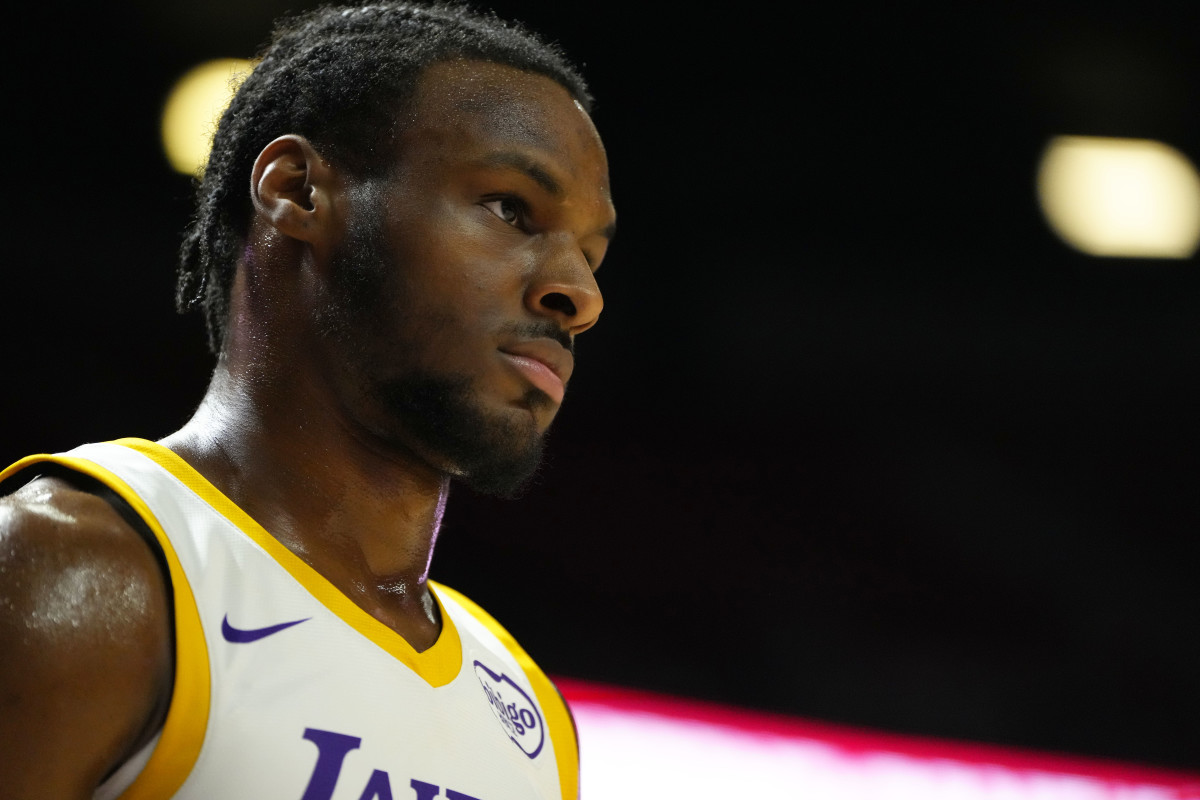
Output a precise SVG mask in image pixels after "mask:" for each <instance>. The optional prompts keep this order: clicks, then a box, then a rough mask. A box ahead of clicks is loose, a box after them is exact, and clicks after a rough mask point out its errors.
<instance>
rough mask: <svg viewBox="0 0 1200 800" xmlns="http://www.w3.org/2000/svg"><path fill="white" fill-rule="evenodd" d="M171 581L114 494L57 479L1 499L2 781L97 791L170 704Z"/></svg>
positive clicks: (50, 791) (22, 789)
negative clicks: (112, 500) (109, 499)
mask: <svg viewBox="0 0 1200 800" xmlns="http://www.w3.org/2000/svg"><path fill="white" fill-rule="evenodd" d="M169 608H170V606H169V603H168V598H167V588H166V585H165V582H164V580H163V576H162V574H161V571H160V568H159V566H158V562H157V560H156V558H155V555H154V553H153V552H152V551H151V549H150V547H149V546H148V545H147V544H146V543H145V542H144V541H143V540H142V538H141V536H140V535H139V534H138V533H137V532H136V531H135V530H134V529H133V528H132V527H130V525H129V524H128V523H126V522H125V520H124V519H122V517H121V515H120V514H119V513H117V511H116V510H115V509H113V508H112V507H111V506H110V505H109V504H108V503H106V502H105V501H104V500H102V499H101V498H99V497H96V496H94V495H92V494H89V493H87V492H84V491H80V490H78V489H76V488H75V487H73V486H72V485H71V484H69V483H67V482H65V481H62V480H60V479H57V478H39V479H37V480H34V481H32V482H31V483H30V484H28V485H27V486H25V487H23V488H22V489H20V490H18V491H17V492H15V493H14V494H12V495H10V496H8V497H4V498H0V785H2V786H5V790H6V792H14V790H15V792H14V793H12V794H6V795H5V796H6V797H9V796H11V797H14V798H25V797H64V798H68V797H69V798H75V797H81V798H88V797H91V793H92V790H93V789H94V788H95V786H96V785H97V784H98V783H99V782H100V781H101V780H102V779H103V778H104V777H105V775H106V774H107V773H108V771H109V770H110V769H111V768H112V767H113V766H114V765H116V764H117V763H120V762H121V761H122V760H124V759H125V758H126V757H127V756H128V755H130V754H131V752H133V750H134V749H135V747H136V746H137V744H138V743H139V742H140V741H141V740H143V739H144V738H145V737H146V735H147V732H148V728H149V727H151V726H153V724H154V723H155V722H156V721H157V719H156V718H157V717H158V716H160V715H161V711H160V709H161V706H162V702H163V701H164V700H165V698H166V696H167V694H168V693H169V691H170V680H171V673H172V648H171V620H170V611H169Z"/></svg>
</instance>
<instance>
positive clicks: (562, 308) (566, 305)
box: [541, 292, 577, 317]
mask: <svg viewBox="0 0 1200 800" xmlns="http://www.w3.org/2000/svg"><path fill="white" fill-rule="evenodd" d="M541 303H542V305H543V306H545V307H546V308H548V309H550V310H551V311H557V312H558V313H560V314H564V315H565V316H568V317H574V316H575V315H576V313H577V311H576V309H575V304H574V303H573V302H571V298H569V297H567V296H566V295H565V294H563V293H562V292H547V293H546V294H544V295H542V300H541Z"/></svg>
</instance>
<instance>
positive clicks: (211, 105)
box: [162, 58, 254, 175]
mask: <svg viewBox="0 0 1200 800" xmlns="http://www.w3.org/2000/svg"><path fill="white" fill-rule="evenodd" d="M253 67H254V64H253V62H251V61H248V60H246V59H244V58H220V59H216V60H215V61H206V62H204V63H203V64H200V65H198V66H195V67H193V68H192V69H190V70H188V72H187V73H185V74H184V76H183V77H182V78H180V79H179V80H178V81H176V83H175V86H174V87H173V88H172V89H171V93H170V95H169V96H168V97H167V103H166V107H165V108H164V109H163V116H162V139H163V149H165V150H166V152H167V160H168V161H170V162H171V166H172V167H174V168H175V169H176V170H178V171H179V172H182V173H185V174H188V175H193V174H196V173H198V172H199V171H201V170H202V169H203V168H204V164H205V162H207V161H208V151H209V148H211V146H212V135H213V131H214V130H216V127H217V120H218V119H220V117H221V113H222V112H223V111H224V110H225V107H226V106H227V105H229V101H230V100H231V99H233V93H234V92H235V91H237V87H238V85H240V84H241V82H242V80H243V79H244V78H245V77H246V76H247V75H248V74H250V70H251V69H253Z"/></svg>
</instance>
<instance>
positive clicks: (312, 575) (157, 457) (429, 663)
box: [113, 439, 462, 800]
mask: <svg viewBox="0 0 1200 800" xmlns="http://www.w3.org/2000/svg"><path fill="white" fill-rule="evenodd" d="M113 444H118V445H122V446H124V447H128V448H129V449H131V450H135V451H137V452H138V453H141V454H142V455H144V456H146V457H147V458H149V459H150V460H151V461H153V462H154V463H156V464H158V465H159V466H160V467H162V468H163V469H165V470H166V471H167V472H169V473H171V475H173V476H174V477H175V478H176V479H177V480H179V481H180V483H182V484H183V485H184V486H186V487H187V488H189V489H191V490H192V491H193V492H195V493H196V494H197V495H198V496H199V497H200V498H201V499H202V500H204V502H206V503H208V504H209V505H210V506H212V508H213V509H214V510H216V512H217V513H219V514H220V515H221V516H223V517H225V519H227V520H229V522H231V523H233V525H235V526H236V527H237V528H238V529H239V530H241V532H242V533H244V534H245V535H246V536H247V537H248V538H249V539H250V540H251V541H253V542H254V543H255V544H257V545H258V546H259V547H261V548H262V549H263V550H265V551H266V552H267V554H268V555H270V556H271V557H272V558H273V559H275V561H276V562H277V563H278V564H279V565H280V566H281V567H283V568H284V569H285V570H287V571H288V573H290V574H291V576H292V577H293V578H295V579H296V581H297V582H298V583H299V584H300V585H301V586H303V587H304V588H305V589H306V590H308V592H309V593H310V594H311V595H312V596H313V597H315V598H316V599H317V600H319V601H320V602H321V604H322V605H324V606H325V607H326V608H328V609H329V610H330V611H332V612H333V613H334V614H336V615H337V616H338V617H340V618H341V620H342V621H343V622H345V623H346V624H347V625H349V626H350V627H352V628H354V629H355V630H356V631H358V632H359V633H360V634H362V635H363V636H365V637H366V638H367V639H369V640H370V641H372V642H374V643H375V644H376V645H377V646H378V647H380V648H381V649H382V650H384V652H386V653H388V654H390V655H391V656H392V657H393V658H395V659H396V660H397V661H400V662H401V663H403V664H405V665H406V666H408V668H409V669H411V670H412V671H413V672H415V673H416V674H417V675H418V676H419V677H420V678H421V679H422V680H424V681H425V682H426V683H428V684H429V685H430V686H432V687H433V688H435V689H436V688H438V687H440V686H445V685H446V684H448V683H450V682H451V681H453V680H454V679H455V677H457V676H458V673H459V671H460V670H461V669H462V640H461V639H460V638H459V635H458V629H457V628H456V627H455V626H454V621H453V620H452V619H450V615H449V614H447V613H446V610H445V609H444V608H442V605H441V601H440V600H438V599H437V594H436V593H432V594H433V597H434V600H435V601H436V602H437V603H438V610H439V611H440V613H441V618H442V631H441V633H440V634H439V635H438V638H437V641H436V642H434V644H433V646H432V647H430V648H429V649H427V650H423V651H420V652H418V651H417V650H416V649H414V648H413V646H412V645H411V644H409V643H408V640H406V639H405V638H404V637H403V636H401V635H400V634H398V633H396V632H395V631H394V630H392V629H391V628H389V627H388V626H386V625H384V624H383V623H382V622H380V621H379V620H377V619H375V618H374V617H373V616H371V615H370V614H368V613H367V612H366V611H364V610H363V609H362V608H360V607H359V606H358V605H356V604H355V603H354V601H353V600H351V599H350V598H349V597H347V596H346V595H345V594H343V593H342V592H341V591H339V590H338V589H337V587H335V586H334V585H333V584H332V583H330V582H329V580H328V579H327V578H325V576H323V575H321V574H320V573H319V572H317V571H316V570H315V569H313V568H312V567H311V566H309V565H308V563H307V562H305V561H304V560H303V559H301V558H300V557H299V556H297V555H296V554H295V553H293V552H292V551H291V550H289V549H288V548H287V546H286V545H284V544H283V543H282V542H280V541H279V540H278V539H276V538H275V537H274V536H272V535H271V534H270V533H268V532H267V531H266V529H265V528H263V527H262V526H261V525H259V524H258V523H257V522H255V521H254V519H252V518H251V517H250V515H249V514H247V513H246V512H245V511H243V510H242V509H241V508H240V507H238V506H237V505H236V504H235V503H234V502H233V501H232V500H230V499H229V498H228V497H226V496H225V495H224V494H222V493H221V490H219V489H218V488H217V487H215V486H213V485H212V484H211V483H209V481H208V480H207V479H206V478H205V477H204V476H203V475H201V474H200V473H199V472H197V471H196V470H195V469H194V468H193V467H192V466H191V465H190V464H188V463H187V462H186V461H184V460H183V459H182V458H180V457H179V456H178V455H176V454H175V453H174V452H172V451H171V450H168V449H167V448H166V447H163V446H162V445H160V444H157V443H155V442H150V441H146V440H145V439H118V440H116V441H115V442H113ZM122 800H124V798H122Z"/></svg>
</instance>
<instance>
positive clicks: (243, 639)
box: [221, 614, 312, 644]
mask: <svg viewBox="0 0 1200 800" xmlns="http://www.w3.org/2000/svg"><path fill="white" fill-rule="evenodd" d="M310 619H312V617H305V618H304V619H297V620H292V621H291V622H281V623H279V624H278V625H268V626H267V627H265V628H249V629H245V630H243V629H242V628H235V627H233V626H232V625H230V624H229V615H228V614H226V615H225V619H223V620H221V635H222V636H224V637H225V641H227V642H233V643H235V644H246V643H247V642H257V641H258V640H259V639H265V638H266V637H268V636H270V635H271V634H273V633H279V632H280V631H281V630H284V629H285V628H290V627H292V626H293V625H299V624H300V623H301V622H308V621H309V620H310Z"/></svg>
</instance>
